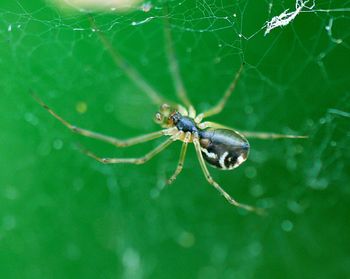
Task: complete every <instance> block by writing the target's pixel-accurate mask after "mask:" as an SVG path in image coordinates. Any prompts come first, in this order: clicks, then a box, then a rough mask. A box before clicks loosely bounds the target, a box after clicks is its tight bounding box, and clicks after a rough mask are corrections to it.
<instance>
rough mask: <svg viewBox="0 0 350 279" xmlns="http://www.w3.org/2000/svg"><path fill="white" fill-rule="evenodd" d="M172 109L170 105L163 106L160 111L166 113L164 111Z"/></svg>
mask: <svg viewBox="0 0 350 279" xmlns="http://www.w3.org/2000/svg"><path fill="white" fill-rule="evenodd" d="M169 109H170V106H169V105H168V104H162V105H161V106H160V111H162V112H164V111H168V110H169Z"/></svg>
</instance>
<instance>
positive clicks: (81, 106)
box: [75, 101, 88, 114]
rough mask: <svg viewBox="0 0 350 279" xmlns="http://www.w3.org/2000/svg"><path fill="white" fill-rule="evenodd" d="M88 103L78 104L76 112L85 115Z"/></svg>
mask: <svg viewBox="0 0 350 279" xmlns="http://www.w3.org/2000/svg"><path fill="white" fill-rule="evenodd" d="M87 108H88V106H87V103H85V102H83V101H80V102H78V103H77V104H76V106H75V110H76V111H77V112H78V113H80V114H83V113H85V112H86V111H87Z"/></svg>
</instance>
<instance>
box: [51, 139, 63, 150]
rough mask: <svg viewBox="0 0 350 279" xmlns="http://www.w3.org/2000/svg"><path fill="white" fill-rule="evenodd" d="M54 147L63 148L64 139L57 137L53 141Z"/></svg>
mask: <svg viewBox="0 0 350 279" xmlns="http://www.w3.org/2000/svg"><path fill="white" fill-rule="evenodd" d="M52 147H53V148H54V149H56V150H60V149H62V147H63V141H62V140H61V139H55V140H54V141H53V143H52Z"/></svg>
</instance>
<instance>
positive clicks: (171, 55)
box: [33, 16, 304, 213]
mask: <svg viewBox="0 0 350 279" xmlns="http://www.w3.org/2000/svg"><path fill="white" fill-rule="evenodd" d="M89 20H90V24H91V26H92V30H93V31H94V32H95V33H96V34H97V35H98V37H99V39H100V41H101V42H102V44H103V46H104V47H105V48H106V50H107V51H108V52H109V53H110V55H111V57H112V58H113V60H114V62H115V64H116V65H117V66H118V67H119V68H120V69H121V70H122V71H123V72H124V73H125V74H126V76H128V77H129V79H130V80H131V81H133V82H134V83H135V84H136V85H137V86H138V87H139V88H140V89H141V90H142V91H144V92H145V93H146V95H147V96H148V97H149V98H150V100H151V101H152V102H153V103H154V104H157V105H158V106H160V109H159V111H158V112H157V113H156V114H155V117H154V120H155V122H156V123H157V124H159V125H160V126H161V127H162V129H161V130H159V131H156V132H152V133H149V134H145V135H141V136H138V137H134V138H130V139H126V140H122V139H118V138H115V137H111V136H107V135H103V134H100V133H97V132H94V131H91V130H87V129H83V128H80V127H77V126H75V125H73V124H71V123H70V122H68V121H67V120H65V119H64V118H62V117H61V116H60V115H58V114H57V113H56V112H55V111H54V110H52V109H51V108H50V107H48V105H46V103H44V102H43V101H42V100H41V99H40V98H39V97H38V96H37V95H35V94H33V97H34V99H35V100H36V101H37V102H38V103H39V104H40V105H41V106H42V107H43V108H45V109H46V110H47V111H48V112H49V113H50V114H51V115H52V116H54V117H55V118H56V119H58V120H59V121H60V122H61V123H62V124H63V125H64V126H66V127H67V128H68V129H70V130H71V131H72V132H74V133H77V134H80V135H83V136H85V137H89V138H93V139H96V140H100V141H103V142H106V143H109V144H112V145H115V146H117V147H128V146H132V145H136V144H140V143H144V142H147V141H151V140H154V139H156V138H160V137H162V136H166V137H168V138H167V139H166V140H165V141H164V142H163V143H161V144H159V145H158V146H157V147H156V148H154V149H153V150H151V151H150V152H148V153H147V154H146V155H144V156H142V157H139V158H103V157H99V156H98V155H96V154H94V153H93V152H91V151H89V150H83V152H84V153H85V154H86V155H88V156H90V157H91V158H93V159H95V160H97V161H98V162H101V163H103V164H119V163H129V164H143V163H146V162H147V161H149V160H150V159H152V158H153V157H154V156H155V155H157V154H159V153H160V152H161V151H163V150H164V149H166V148H167V147H168V146H169V145H171V144H172V143H173V142H175V141H178V140H179V141H182V147H181V151H180V157H179V161H178V164H177V167H176V169H175V172H174V173H173V175H172V176H171V177H170V178H169V179H168V181H167V183H168V184H171V183H173V182H174V180H175V179H176V177H177V176H178V175H179V174H180V172H181V171H182V169H183V166H184V162H185V157H186V152H187V147H188V144H189V143H193V145H194V148H195V151H196V155H197V157H198V160H199V164H200V167H201V169H202V171H203V174H204V176H205V178H206V180H207V181H208V183H209V184H211V185H212V186H214V188H215V189H216V190H218V191H219V193H220V194H221V195H222V196H224V198H225V199H226V200H227V201H228V202H229V203H230V204H232V205H234V206H236V207H240V208H243V209H245V210H248V211H255V212H257V213H261V212H262V211H261V210H262V209H260V208H256V207H254V206H250V205H247V204H243V203H240V202H238V201H237V200H235V199H234V198H233V197H232V196H230V195H229V194H228V193H227V192H226V191H225V190H224V189H223V188H222V187H221V186H220V185H219V183H217V182H216V181H215V180H214V179H213V178H212V176H211V174H210V172H209V170H208V168H207V165H206V163H207V164H208V165H210V166H212V167H216V168H218V169H221V170H232V169H235V168H237V167H238V166H240V165H241V164H242V163H243V162H244V161H246V160H247V158H248V154H249V148H250V146H249V143H248V140H247V137H251V138H260V139H276V138H304V136H294V135H282V134H273V133H256V132H239V131H237V130H235V129H233V128H230V127H227V126H224V125H221V124H218V123H214V122H210V121H204V122H203V120H204V119H205V118H207V117H209V116H213V115H216V114H218V113H220V112H221V111H222V110H223V109H224V107H225V105H226V103H227V101H228V99H229V97H230V96H231V94H232V92H233V91H234V89H235V87H236V84H237V82H238V80H239V77H240V75H241V73H242V71H243V67H244V63H242V64H241V67H240V68H239V70H238V72H237V73H236V74H235V76H234V78H233V79H232V81H231V83H230V84H229V86H228V88H227V89H226V91H225V92H224V94H223V96H222V97H221V99H220V100H219V102H218V103H217V104H216V105H215V106H213V107H212V108H211V109H209V110H207V111H204V112H202V113H199V114H197V113H196V110H195V109H194V106H193V105H192V103H191V101H190V99H189V97H188V95H187V92H186V89H185V87H184V84H183V81H182V79H181V77H180V71H179V66H178V62H177V60H176V56H175V51H174V48H173V43H172V36H171V32H170V27H169V22H168V20H167V18H166V17H165V19H164V21H165V23H164V25H165V27H164V37H165V45H166V54H167V58H168V63H169V71H170V74H171V76H172V79H173V82H174V87H175V90H176V95H177V97H178V98H179V99H180V100H181V102H182V104H176V103H173V102H169V101H167V100H165V99H164V98H163V97H162V96H161V95H160V94H159V93H158V92H157V91H156V90H155V89H154V88H153V87H152V86H151V85H149V84H148V83H147V82H146V81H145V80H144V78H143V77H142V76H141V75H140V73H139V72H138V71H137V70H136V69H135V68H133V67H132V66H131V65H130V64H129V63H128V62H127V61H126V60H125V59H124V58H123V57H122V56H121V55H120V53H119V52H118V51H117V50H116V49H115V48H113V46H112V44H111V42H110V41H109V40H108V38H107V37H106V36H105V34H104V33H103V32H102V31H100V30H99V29H98V28H97V26H96V24H95V20H94V18H93V17H92V16H90V17H89Z"/></svg>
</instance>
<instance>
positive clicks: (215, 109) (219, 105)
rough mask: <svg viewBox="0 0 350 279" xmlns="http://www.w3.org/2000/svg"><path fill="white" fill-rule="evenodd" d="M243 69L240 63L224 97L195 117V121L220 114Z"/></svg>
mask: <svg viewBox="0 0 350 279" xmlns="http://www.w3.org/2000/svg"><path fill="white" fill-rule="evenodd" d="M243 67H244V63H242V65H241V67H240V68H239V70H238V72H237V73H236V75H235V77H234V78H233V80H232V81H231V83H230V85H229V87H228V88H227V89H226V91H225V93H224V95H223V96H222V98H221V99H220V101H219V102H218V103H217V104H216V105H215V106H214V107H212V108H211V109H209V110H207V111H205V112H203V113H201V114H199V115H198V116H197V119H198V120H199V122H200V121H201V120H202V119H203V118H205V117H209V116H212V115H215V114H218V113H220V112H221V111H222V110H223V108H224V107H225V105H226V102H227V100H228V98H230V96H231V94H232V92H233V91H234V90H235V88H236V84H237V82H238V79H239V77H240V76H241V73H242V71H243Z"/></svg>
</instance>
